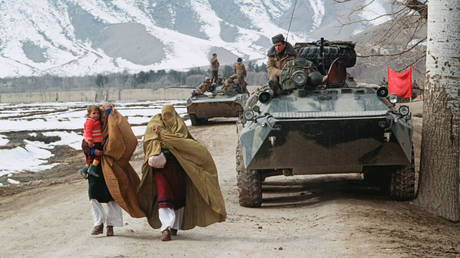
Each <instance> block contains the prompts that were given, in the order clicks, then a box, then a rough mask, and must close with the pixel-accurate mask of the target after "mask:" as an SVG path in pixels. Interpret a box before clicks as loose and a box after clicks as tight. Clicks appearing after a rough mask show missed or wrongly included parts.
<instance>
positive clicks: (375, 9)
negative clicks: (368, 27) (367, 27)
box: [361, 0, 391, 26]
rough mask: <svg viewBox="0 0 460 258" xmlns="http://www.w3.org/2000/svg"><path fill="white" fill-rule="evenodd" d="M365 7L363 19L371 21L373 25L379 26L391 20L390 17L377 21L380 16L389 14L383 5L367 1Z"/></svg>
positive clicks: (362, 14)
mask: <svg viewBox="0 0 460 258" xmlns="http://www.w3.org/2000/svg"><path fill="white" fill-rule="evenodd" d="M365 5H366V7H365V8H364V9H363V10H362V11H361V17H362V18H363V19H365V20H369V22H370V23H371V24H372V25H374V26H375V25H379V24H382V23H384V22H386V21H389V20H390V19H391V18H390V17H389V16H382V17H380V18H378V19H375V18H376V17H378V16H379V15H382V14H385V13H387V11H386V9H385V7H383V5H382V3H380V2H378V1H375V0H366V1H365Z"/></svg>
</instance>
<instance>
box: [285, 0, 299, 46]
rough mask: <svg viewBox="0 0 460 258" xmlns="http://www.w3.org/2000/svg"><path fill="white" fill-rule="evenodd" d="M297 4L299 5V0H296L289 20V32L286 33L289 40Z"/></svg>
mask: <svg viewBox="0 0 460 258" xmlns="http://www.w3.org/2000/svg"><path fill="white" fill-rule="evenodd" d="M296 5H297V0H295V2H294V8H292V14H291V20H290V21H289V27H288V31H287V34H286V41H288V37H289V31H290V30H291V24H292V18H293V17H294V11H295V7H296Z"/></svg>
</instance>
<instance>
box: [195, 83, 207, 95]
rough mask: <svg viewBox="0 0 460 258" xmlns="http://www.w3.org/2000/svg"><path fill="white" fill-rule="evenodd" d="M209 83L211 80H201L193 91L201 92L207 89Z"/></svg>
mask: <svg viewBox="0 0 460 258" xmlns="http://www.w3.org/2000/svg"><path fill="white" fill-rule="evenodd" d="M210 85H211V82H210V81H209V80H206V81H204V82H202V83H201V84H200V85H198V87H196V89H195V92H196V93H198V94H203V93H205V92H206V91H207V90H209V86H210Z"/></svg>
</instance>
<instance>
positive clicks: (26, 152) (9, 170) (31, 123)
mask: <svg viewBox="0 0 460 258" xmlns="http://www.w3.org/2000/svg"><path fill="white" fill-rule="evenodd" d="M89 104H92V103H84V102H67V103H32V104H8V103H1V104H0V157H1V159H0V177H3V179H5V176H6V180H0V187H2V186H6V185H8V184H21V182H20V181H19V180H15V179H13V178H9V177H11V176H13V174H15V173H18V172H40V171H43V170H47V169H51V168H53V167H55V166H57V165H59V163H58V162H53V161H52V160H53V159H52V158H53V157H54V156H55V155H56V152H58V150H59V149H60V148H61V147H63V146H67V147H69V148H70V149H68V150H70V151H71V150H72V149H73V150H81V141H82V138H83V137H82V134H83V124H84V122H85V114H86V107H87V105H89ZM164 104H174V106H175V107H176V111H177V112H178V114H179V115H180V116H182V117H184V116H185V115H186V113H187V109H186V108H185V103H184V101H183V100H177V101H145V102H124V103H121V102H120V103H114V105H115V108H116V109H117V110H118V111H119V112H120V113H121V114H122V115H124V116H125V117H127V118H128V122H129V123H130V124H131V126H132V129H133V131H134V134H135V135H136V136H137V137H138V138H141V137H142V135H143V134H144V131H145V127H146V125H147V123H148V122H149V120H150V119H151V118H152V117H153V116H154V115H155V114H157V113H160V112H161V107H162V105H164ZM186 123H190V121H189V120H186ZM187 125H189V124H187ZM67 147H66V148H67ZM83 162H84V160H82V164H83Z"/></svg>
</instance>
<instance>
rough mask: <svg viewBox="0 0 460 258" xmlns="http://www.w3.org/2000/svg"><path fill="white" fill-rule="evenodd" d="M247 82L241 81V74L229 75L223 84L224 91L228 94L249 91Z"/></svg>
mask: <svg viewBox="0 0 460 258" xmlns="http://www.w3.org/2000/svg"><path fill="white" fill-rule="evenodd" d="M246 84H247V83H246V82H245V81H240V76H239V75H238V74H234V75H232V76H229V77H228V78H227V79H226V80H225V82H224V84H223V85H222V92H223V93H224V94H226V95H235V94H238V93H247V92H248V90H247V89H246Z"/></svg>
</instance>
